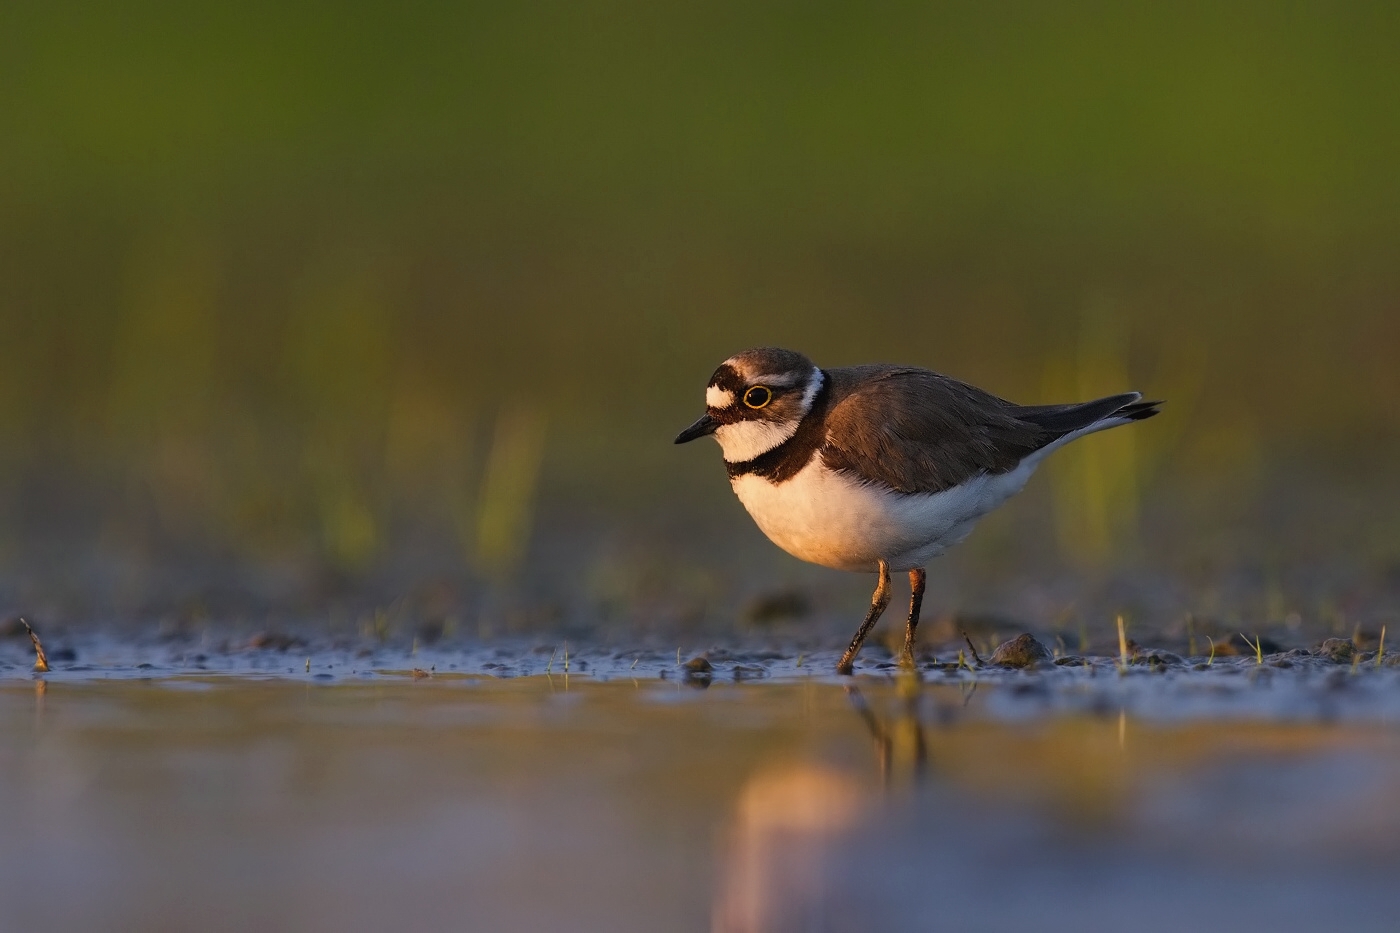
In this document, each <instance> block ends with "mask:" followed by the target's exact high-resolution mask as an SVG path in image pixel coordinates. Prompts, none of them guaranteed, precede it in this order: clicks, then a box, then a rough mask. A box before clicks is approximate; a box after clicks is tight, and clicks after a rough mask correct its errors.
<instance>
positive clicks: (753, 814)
mask: <svg viewBox="0 0 1400 933" xmlns="http://www.w3.org/2000/svg"><path fill="white" fill-rule="evenodd" d="M846 696H847V697H848V699H849V700H850V703H851V707H852V709H853V710H855V712H856V714H857V715H858V716H859V717H860V719H861V721H862V722H863V723H864V725H865V727H866V728H867V729H868V730H869V732H870V735H871V737H872V738H873V739H874V741H875V753H876V761H877V766H878V769H879V773H880V776H881V781H882V784H883V785H884V787H885V788H886V789H890V788H891V787H893V786H895V785H896V784H897V783H898V784H901V785H917V784H918V783H919V782H920V781H921V780H922V778H923V777H924V775H925V772H926V767H927V757H928V747H927V743H926V742H925V740H924V727H923V723H922V721H921V719H920V714H921V699H922V684H921V683H920V681H919V678H918V675H917V673H912V672H906V673H904V674H902V675H901V678H900V680H899V681H898V682H897V688H896V700H897V702H896V704H895V712H894V713H893V714H892V715H891V716H889V717H888V718H885V719H882V718H881V717H880V716H879V715H878V714H877V713H876V711H875V710H874V709H873V708H872V707H871V705H870V703H869V702H867V700H866V698H865V696H864V695H863V694H862V693H861V691H860V689H859V688H858V687H855V686H848V687H847V688H846ZM877 804H878V801H877V800H875V799H872V797H871V795H870V794H869V793H868V786H867V785H866V784H865V783H863V782H862V781H861V780H859V779H858V777H857V776H856V775H855V774H853V773H851V772H849V771H846V770H842V769H840V768H837V767H834V766H831V765H826V764H821V763H816V762H785V763H783V764H777V765H771V766H768V767H765V768H762V769H760V770H759V771H758V772H757V773H755V774H754V775H752V776H751V777H750V778H749V779H748V781H747V782H746V783H745V784H744V786H743V788H742V790H740V792H739V797H738V801H737V802H736V804H735V807H734V816H733V819H732V820H731V822H730V826H729V829H728V832H727V834H726V838H725V842H724V843H723V848H722V850H721V862H720V870H719V888H718V891H717V894H716V898H715V905H714V912H713V921H712V925H711V929H712V930H713V931H714V933H788V931H807V930H822V929H826V928H828V926H829V923H828V915H829V912H830V911H831V910H832V909H833V908H834V907H837V906H838V902H839V900H840V895H841V890H840V887H839V882H838V881H836V880H835V879H834V876H833V872H832V862H833V858H834V856H835V855H836V853H837V852H838V851H839V847H840V845H841V843H842V841H843V840H845V839H847V838H848V837H849V836H850V835H851V834H853V833H854V832H855V831H856V830H857V828H858V827H859V826H860V824H861V823H862V821H863V820H864V818H865V817H867V816H869V815H870V813H871V811H872V810H873V809H874V808H875V806H876V805H877Z"/></svg>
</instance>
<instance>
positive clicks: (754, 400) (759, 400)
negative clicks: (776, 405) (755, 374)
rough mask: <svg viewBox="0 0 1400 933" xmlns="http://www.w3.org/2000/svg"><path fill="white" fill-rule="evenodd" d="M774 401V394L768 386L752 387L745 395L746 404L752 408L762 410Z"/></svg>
mask: <svg viewBox="0 0 1400 933" xmlns="http://www.w3.org/2000/svg"><path fill="white" fill-rule="evenodd" d="M771 401H773V393H772V392H771V391H769V389H768V387H767V386H750V387H749V391H747V392H745V393H744V404H745V405H747V406H749V407H750V408H762V407H763V406H764V405H767V404H768V403H769V402H771Z"/></svg>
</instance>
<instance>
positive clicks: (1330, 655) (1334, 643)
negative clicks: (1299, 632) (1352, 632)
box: [1313, 638, 1356, 664]
mask: <svg viewBox="0 0 1400 933" xmlns="http://www.w3.org/2000/svg"><path fill="white" fill-rule="evenodd" d="M1313 653H1314V654H1317V655H1319V656H1320V657H1324V658H1327V659H1329V660H1331V661H1335V662H1337V663H1338V664H1350V663H1351V661H1352V659H1353V658H1355V657H1356V646H1355V645H1353V644H1352V643H1351V639H1350V638H1329V639H1327V640H1326V641H1324V642H1323V643H1322V644H1320V645H1318V646H1317V648H1316V649H1314V652H1313Z"/></svg>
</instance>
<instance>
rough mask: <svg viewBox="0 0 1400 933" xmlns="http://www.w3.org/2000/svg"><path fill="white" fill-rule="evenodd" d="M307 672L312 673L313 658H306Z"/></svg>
mask: <svg viewBox="0 0 1400 933" xmlns="http://www.w3.org/2000/svg"><path fill="white" fill-rule="evenodd" d="M306 673H308V674H310V673H311V659H310V658H307V659H306Z"/></svg>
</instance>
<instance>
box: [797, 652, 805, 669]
mask: <svg viewBox="0 0 1400 933" xmlns="http://www.w3.org/2000/svg"><path fill="white" fill-rule="evenodd" d="M805 657H807V655H806V653H805V652H798V654H797V666H798V667H801V666H802V659H803V658H805Z"/></svg>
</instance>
